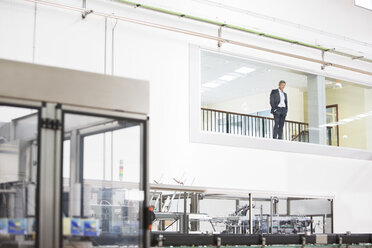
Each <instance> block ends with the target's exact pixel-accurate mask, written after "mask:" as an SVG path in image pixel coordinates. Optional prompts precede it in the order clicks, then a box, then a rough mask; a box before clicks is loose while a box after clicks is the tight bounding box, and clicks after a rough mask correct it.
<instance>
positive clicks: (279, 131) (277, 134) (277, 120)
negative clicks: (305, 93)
mask: <svg viewBox="0 0 372 248" xmlns="http://www.w3.org/2000/svg"><path fill="white" fill-rule="evenodd" d="M286 116H287V109H286V108H277V109H276V111H275V112H274V130H273V138H274V139H283V127H284V122H285V117H286Z"/></svg>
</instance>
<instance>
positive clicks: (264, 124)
mask: <svg viewBox="0 0 372 248" xmlns="http://www.w3.org/2000/svg"><path fill="white" fill-rule="evenodd" d="M273 127H274V118H270V117H263V116H256V115H247V114H241V113H234V112H227V111H222V110H216V109H207V108H202V109H201V128H202V130H203V131H210V132H217V133H227V134H235V135H244V136H251V137H261V138H273ZM308 127H309V125H308V123H305V122H298V121H285V123H284V127H283V139H284V140H292V141H299V142H309V129H308Z"/></svg>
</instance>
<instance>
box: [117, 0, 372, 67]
mask: <svg viewBox="0 0 372 248" xmlns="http://www.w3.org/2000/svg"><path fill="white" fill-rule="evenodd" d="M115 1H116V2H119V3H123V4H126V5H130V6H134V7H136V8H142V9H146V10H151V11H155V12H159V13H163V14H168V15H172V16H177V17H181V18H185V19H189V20H193V21H198V22H203V23H208V24H212V25H216V26H219V27H226V28H230V29H233V30H237V31H241V32H245V33H250V34H255V35H259V36H261V37H265V38H270V39H274V40H279V41H283V42H287V43H291V44H294V45H299V46H303V47H308V48H314V49H317V50H320V51H324V52H329V53H333V54H337V55H340V56H345V57H349V58H351V59H353V60H361V61H364V62H368V63H372V59H368V58H365V57H363V56H356V55H353V54H348V53H344V52H340V51H336V50H335V49H333V48H326V47H323V46H319V45H313V44H309V43H305V42H301V41H296V40H292V39H287V38H284V37H281V36H277V35H272V34H267V33H263V32H259V31H256V30H252V29H248V28H244V27H241V26H237V25H232V24H227V23H223V22H217V21H213V20H210V19H206V18H201V17H197V16H192V15H187V14H183V13H180V12H175V11H171V10H167V9H162V8H158V7H153V6H149V5H144V4H139V3H136V2H132V1H127V0H115Z"/></svg>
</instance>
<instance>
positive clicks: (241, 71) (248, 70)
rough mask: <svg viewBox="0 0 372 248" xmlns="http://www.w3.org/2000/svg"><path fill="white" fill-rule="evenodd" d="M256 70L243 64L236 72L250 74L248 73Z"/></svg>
mask: <svg viewBox="0 0 372 248" xmlns="http://www.w3.org/2000/svg"><path fill="white" fill-rule="evenodd" d="M255 70H256V69H253V68H249V67H246V66H243V67H240V68H239V69H236V70H235V72H237V73H241V74H248V73H251V72H253V71H255Z"/></svg>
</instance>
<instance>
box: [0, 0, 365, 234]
mask: <svg viewBox="0 0 372 248" xmlns="http://www.w3.org/2000/svg"><path fill="white" fill-rule="evenodd" d="M59 2H63V3H65V4H71V5H76V6H79V5H80V2H77V1H72V0H69V1H59ZM157 2H158V3H161V2H164V1H157ZM102 3H103V2H100V1H89V0H88V6H89V8H93V9H97V10H101V11H106V12H108V13H112V12H113V11H114V12H115V13H116V14H119V15H125V16H127V17H132V18H141V19H146V20H148V21H155V22H158V23H166V24H167V25H177V26H179V27H184V28H189V29H195V30H197V31H199V32H207V33H210V34H213V35H215V34H216V29H215V28H214V29H212V30H211V29H210V28H209V26H207V25H199V24H196V23H195V22H190V21H186V22H184V20H182V19H179V18H174V17H167V16H165V17H164V16H161V15H159V14H154V13H150V12H146V11H143V10H137V9H133V8H127V7H120V5H119V4H113V5H109V4H112V3H109V2H107V5H105V4H102ZM166 3H167V4H169V5H171V4H177V5H178V6H177V8H183V4H184V5H185V6H184V8H185V9H188V8H189V7H190V6H188V4H187V3H182V4H181V3H179V2H178V1H177V3H176V2H172V1H169V2H166ZM193 3H194V4H195V2H193ZM237 3H240V4H243V1H240V2H238V1H234V2H233V4H237ZM297 3H298V1H295V0H292V1H290V0H286V1H283V2H281V3H278V2H276V1H274V0H271V1H270V2H265V3H263V2H262V1H249V2H248V3H244V4H243V5H244V6H246V7H247V6H248V5H249V4H252V6H250V7H252V9H253V10H256V11H262V13H263V14H269V15H273V16H276V17H277V16H278V15H280V17H282V18H286V19H288V20H291V21H298V22H300V23H302V24H307V25H314V27H316V28H322V29H326V30H327V31H330V32H336V33H338V34H345V35H350V36H353V37H355V38H356V39H358V40H364V41H366V42H372V37H370V36H369V32H368V31H369V29H368V28H369V27H368V25H367V24H366V23H371V22H372V15H370V13H368V14H369V15H368V14H367V13H364V12H362V10H359V9H353V7H350V4H352V1H351V0H343V1H340V0H332V1H321V0H316V1H306V2H305V1H303V2H301V5H297ZM263 4H265V5H266V4H269V5H271V6H274V7H275V8H274V7H273V8H271V7H270V8H268V7H267V6H265V8H263V7H264V6H263ZM243 5H242V6H243ZM279 5H280V6H281V8H280V9H279V8H278V7H279ZM213 9H214V8H212V7H208V6H205V5H200V8H193V9H192V11H194V12H199V14H203V13H209V14H208V15H221V16H222V17H221V18H223V17H226V15H225V14H226V11H223V10H218V11H217V10H216V12H213V11H212V10H213ZM363 11H364V10H363ZM305 13H306V15H305ZM309 13H310V14H309ZM144 14H146V15H144ZM330 14H332V18H329V15H330ZM345 15H347V16H346V17H345ZM315 16H316V18H314V17H315ZM33 17H34V5H33V4H31V3H27V2H24V1H21V0H3V1H1V3H0V37H1V39H0V57H1V58H9V59H16V60H22V61H32V60H33V58H32V54H33V40H34V39H33V36H32V34H33V23H34V19H33ZM36 17H37V19H36V39H35V58H34V61H35V63H41V64H48V65H56V66H62V67H68V68H74V69H80V70H88V71H96V72H103V71H104V68H103V65H104V62H103V57H104V43H105V42H104V18H102V17H97V16H94V15H90V16H88V18H87V19H86V20H81V18H80V14H79V13H75V12H70V11H65V10H57V9H54V8H51V7H44V6H40V5H39V6H38V7H37V15H36ZM236 17H239V18H240V19H239V20H237V22H242V23H245V22H246V20H248V21H249V20H254V18H251V17H249V18H248V17H247V19H245V18H243V17H242V15H238V14H237V15H236V16H234V15H231V14H230V15H229V18H230V19H231V18H236ZM354 17H355V18H354ZM359 18H360V19H363V21H362V20H359ZM257 24H260V22H259V21H257ZM252 25H253V24H252ZM260 25H261V24H260ZM355 25H358V28H355V27H356V26H355ZM112 26H113V22H112V21H111V20H108V31H107V34H108V35H110V34H111V27H112ZM266 26H269V25H266ZM274 27H275V28H276V32H283V33H286V32H284V31H283V30H287V28H288V27H287V26H285V25H282V26H280V25H279V24H276V25H273V28H274ZM280 27H281V28H280ZM288 30H289V28H288ZM294 33H296V32H293V33H292V34H294ZM228 35H229V36H230V37H232V38H236V39H243V40H244V41H245V42H252V43H257V44H261V45H263V46H272V47H275V48H277V49H279V48H280V49H282V50H287V51H292V52H296V53H299V54H305V55H309V56H313V57H319V52H318V51H313V50H309V49H299V48H296V47H294V46H292V45H287V44H282V43H280V42H274V41H267V40H263V39H262V38H257V37H256V36H254V37H253V36H252V37H251V36H249V37H248V36H246V35H244V34H240V33H236V32H231V33H229V34H228ZM311 37H313V39H317V37H318V38H319V39H321V38H324V36H322V35H318V34H313V36H311ZM305 38H306V37H305ZM306 39H307V38H306ZM333 40H334V39H333V38H329V39H328V38H327V39H326V38H324V41H328V42H330V41H333ZM337 41H338V42H339V43H341V44H343V45H345V46H346V44H348V43H347V42H346V41H345V42H346V43H345V42H344V43H343V41H341V40H337ZM189 43H193V44H198V45H201V46H203V47H208V48H215V47H216V43H215V42H212V41H206V40H203V39H200V38H192V37H187V36H185V35H182V34H174V33H170V32H168V31H160V30H155V29H151V28H147V27H142V26H137V25H134V24H128V23H123V22H119V23H118V24H117V26H116V30H115V59H114V60H115V63H114V64H115V75H119V76H127V77H134V78H140V79H146V80H149V81H150V84H151V110H150V112H151V113H150V116H151V124H150V136H151V141H150V162H151V164H150V166H151V180H153V179H159V178H160V177H161V175H164V179H163V183H174V181H173V180H172V178H174V177H175V178H180V177H182V176H183V177H185V178H187V181H186V184H189V183H190V182H191V181H192V180H193V179H194V178H195V182H194V185H201V186H215V187H227V188H243V189H253V190H269V191H270V190H275V191H286V192H292V193H296V194H327V195H328V194H330V195H335V197H336V199H335V232H345V231H352V232H372V228H371V225H370V223H371V222H372V214H371V212H370V206H371V205H372V194H371V189H372V181H371V180H370V175H371V173H372V161H366V160H352V159H344V158H343V159H340V158H335V157H325V156H314V155H303V154H294V153H284V152H271V151H264V150H254V149H246V148H238V147H230V146H216V145H206V144H198V143H190V142H189V126H188V121H189V109H188V107H189V95H188V86H189V75H188V73H189V53H188V52H189V50H188V48H189ZM107 45H108V47H107V51H108V54H107V57H108V63H107V65H108V66H107V68H108V71H111V70H110V66H111V63H110V62H109V61H110V59H111V58H110V45H111V41H110V38H108V42H107ZM358 47H360V46H358ZM364 49H365V51H367V50H368V49H369V48H368V47H364ZM361 50H362V49H361ZM221 51H225V52H232V53H237V54H242V55H245V56H255V57H259V58H263V59H269V60H271V61H274V62H282V63H286V64H292V66H294V67H300V68H303V69H304V70H308V71H316V72H319V73H322V71H321V70H320V68H319V65H314V64H312V63H309V62H301V61H298V60H295V59H289V58H283V57H281V56H279V55H270V54H267V53H263V52H257V51H254V50H252V49H247V48H240V47H234V46H232V45H226V44H225V45H223V48H222V49H221ZM332 59H334V60H335V61H339V62H340V63H341V62H342V63H346V64H352V65H353V66H358V67H360V68H364V69H365V68H367V67H368V66H369V65H365V64H363V63H361V62H357V61H349V60H346V59H343V58H338V57H337V56H336V57H332ZM327 73H330V74H334V75H339V76H340V77H345V78H354V79H355V80H359V81H363V82H366V83H368V82H372V80H371V78H370V77H368V76H363V75H359V74H357V73H351V72H345V71H343V70H341V69H334V68H327ZM71 90H73V89H71Z"/></svg>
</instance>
